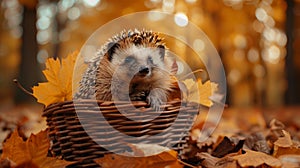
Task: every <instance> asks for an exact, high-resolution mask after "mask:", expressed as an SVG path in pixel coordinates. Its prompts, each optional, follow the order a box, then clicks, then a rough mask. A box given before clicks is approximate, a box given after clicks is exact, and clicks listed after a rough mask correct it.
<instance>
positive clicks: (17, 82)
mask: <svg viewBox="0 0 300 168" xmlns="http://www.w3.org/2000/svg"><path fill="white" fill-rule="evenodd" d="M13 82H14V83H15V84H16V85H17V86H18V88H20V89H21V90H22V91H23V92H25V93H26V94H28V95H30V96H33V94H32V93H30V92H29V91H28V90H26V89H25V88H24V87H23V86H22V85H21V84H20V83H19V81H18V79H14V80H13Z"/></svg>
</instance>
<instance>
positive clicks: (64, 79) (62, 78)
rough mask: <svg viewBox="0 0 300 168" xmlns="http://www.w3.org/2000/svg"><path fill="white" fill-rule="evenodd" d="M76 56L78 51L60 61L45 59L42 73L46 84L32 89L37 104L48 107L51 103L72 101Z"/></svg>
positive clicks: (40, 84)
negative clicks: (44, 67)
mask: <svg viewBox="0 0 300 168" xmlns="http://www.w3.org/2000/svg"><path fill="white" fill-rule="evenodd" d="M77 55H78V51H75V52H73V53H71V54H69V55H68V56H67V57H66V58H63V59H62V60H61V61H59V60H58V59H57V60H54V59H53V58H49V59H47V61H46V69H45V70H44V71H43V73H44V75H45V77H46V79H47V81H48V82H44V83H39V84H38V86H34V87H33V88H32V90H33V96H34V97H35V98H36V99H37V101H38V102H39V103H42V104H44V105H46V106H48V105H50V104H52V103H57V102H63V101H66V100H72V79H73V70H74V64H75V61H76V58H77Z"/></svg>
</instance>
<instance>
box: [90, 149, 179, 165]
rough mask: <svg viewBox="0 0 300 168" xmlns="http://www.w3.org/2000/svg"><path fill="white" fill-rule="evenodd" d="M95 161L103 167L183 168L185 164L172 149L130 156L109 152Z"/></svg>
mask: <svg viewBox="0 0 300 168" xmlns="http://www.w3.org/2000/svg"><path fill="white" fill-rule="evenodd" d="M95 162H96V163H97V164H99V165H100V166H101V167H103V168H111V167H126V168H144V167H151V168H164V167H167V166H168V167H172V168H182V167H183V165H182V164H180V163H179V161H178V159H177V152H175V151H173V150H170V151H166V152H162V153H160V154H158V155H152V156H148V157H128V156H123V155H117V154H108V155H105V156H104V157H103V158H99V159H96V160H95Z"/></svg>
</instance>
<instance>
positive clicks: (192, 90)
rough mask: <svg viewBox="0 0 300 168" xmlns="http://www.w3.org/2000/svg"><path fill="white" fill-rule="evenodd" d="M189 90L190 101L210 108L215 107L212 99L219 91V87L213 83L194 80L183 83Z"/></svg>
mask: <svg viewBox="0 0 300 168" xmlns="http://www.w3.org/2000/svg"><path fill="white" fill-rule="evenodd" d="M183 83H184V84H185V85H186V87H187V89H188V90H189V95H188V100H189V101H192V102H197V103H200V104H202V105H204V106H207V107H210V106H212V105H213V102H212V101H211V99H210V97H211V96H212V95H214V93H215V92H216V91H217V88H218V85H217V84H216V83H214V82H211V81H206V82H205V83H202V80H201V79H199V80H198V81H197V82H195V81H194V80H193V79H186V80H184V81H183Z"/></svg>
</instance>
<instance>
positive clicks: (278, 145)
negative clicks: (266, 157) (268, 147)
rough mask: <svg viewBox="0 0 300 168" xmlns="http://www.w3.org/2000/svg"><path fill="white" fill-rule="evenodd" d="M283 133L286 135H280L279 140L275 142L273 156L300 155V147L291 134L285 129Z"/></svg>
mask: <svg viewBox="0 0 300 168" xmlns="http://www.w3.org/2000/svg"><path fill="white" fill-rule="evenodd" d="M282 133H283V135H284V136H283V137H279V138H278V139H277V141H275V142H274V152H273V156H275V157H279V156H281V155H286V154H296V155H300V148H299V147H298V145H297V144H296V143H294V142H293V141H292V139H291V135H290V134H289V133H288V132H287V131H285V130H282Z"/></svg>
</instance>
